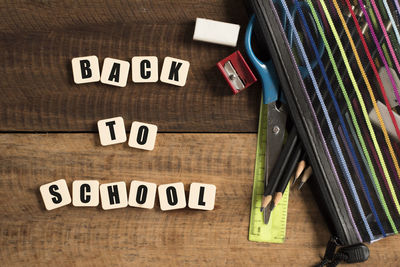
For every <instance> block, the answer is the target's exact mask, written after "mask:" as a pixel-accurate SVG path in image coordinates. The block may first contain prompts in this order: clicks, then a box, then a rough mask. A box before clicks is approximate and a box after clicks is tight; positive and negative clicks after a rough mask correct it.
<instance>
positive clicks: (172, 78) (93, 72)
mask: <svg viewBox="0 0 400 267" xmlns="http://www.w3.org/2000/svg"><path fill="white" fill-rule="evenodd" d="M131 63H132V66H131V69H132V81H133V82H135V83H155V82H157V81H158V58H157V57H155V56H141V57H133V58H132V61H131ZM189 67H190V63H189V61H186V60H182V59H178V58H173V57H166V58H165V59H164V63H163V67H162V71H161V75H160V81H161V82H163V83H168V84H172V85H176V86H185V84H186V79H187V76H188V73H189ZM129 69H130V63H129V62H128V61H124V60H119V59H115V58H109V57H107V58H105V59H104V62H103V68H102V70H101V75H100V69H99V59H98V58H97V56H86V57H76V58H73V59H72V74H73V76H74V82H75V83H76V84H82V83H92V82H98V81H101V82H102V83H104V84H109V85H113V86H118V87H125V86H126V84H127V81H128V76H129Z"/></svg>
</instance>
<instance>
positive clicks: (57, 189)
mask: <svg viewBox="0 0 400 267" xmlns="http://www.w3.org/2000/svg"><path fill="white" fill-rule="evenodd" d="M40 194H41V195H42V198H43V202H44V205H45V207H46V209H47V210H53V209H57V208H60V207H63V206H66V205H68V204H70V203H71V195H70V194H69V191H68V186H67V182H66V181H65V180H64V179H61V180H57V181H54V182H51V183H48V184H44V185H42V186H40Z"/></svg>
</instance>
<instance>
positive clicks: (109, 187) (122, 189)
mask: <svg viewBox="0 0 400 267" xmlns="http://www.w3.org/2000/svg"><path fill="white" fill-rule="evenodd" d="M100 196H101V206H102V208H103V210H111V209H119V208H126V207H127V206H128V195H127V193H126V184H125V182H116V183H109V184H102V185H100Z"/></svg>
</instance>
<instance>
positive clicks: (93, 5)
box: [0, 0, 247, 33]
mask: <svg viewBox="0 0 400 267" xmlns="http://www.w3.org/2000/svg"><path fill="white" fill-rule="evenodd" d="M244 8H245V7H244V2H243V1H238V0H234V1H228V0H197V1H193V0H180V1H174V0H162V1H160V0H158V1H157V0H156V1H147V0H129V1H113V0H104V1H97V0H84V1H83V0H64V1H30V0H19V1H17V2H15V1H5V0H2V1H0V18H1V21H0V32H6V33H15V32H20V31H26V32H36V31H48V30H49V29H60V28H71V29H74V28H75V27H76V26H79V25H107V24H115V25H121V24H129V25H135V24H138V23H143V24H171V25H172V24H179V23H190V22H193V23H194V19H195V18H196V17H200V18H209V19H215V20H222V21H227V22H243V21H246V18H247V13H246V11H245V10H244Z"/></svg>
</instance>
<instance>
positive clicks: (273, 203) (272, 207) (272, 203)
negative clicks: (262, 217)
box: [270, 202, 275, 211]
mask: <svg viewBox="0 0 400 267" xmlns="http://www.w3.org/2000/svg"><path fill="white" fill-rule="evenodd" d="M274 208H275V202H271V207H270V211H273V210H274Z"/></svg>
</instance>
